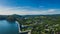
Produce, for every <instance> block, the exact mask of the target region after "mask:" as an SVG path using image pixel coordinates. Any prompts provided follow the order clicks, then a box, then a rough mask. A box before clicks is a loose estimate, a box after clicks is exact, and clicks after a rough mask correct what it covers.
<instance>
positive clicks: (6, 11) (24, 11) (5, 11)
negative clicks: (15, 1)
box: [0, 7, 60, 15]
mask: <svg viewBox="0 0 60 34" xmlns="http://www.w3.org/2000/svg"><path fill="white" fill-rule="evenodd" d="M28 8H31V7H27V8H25V7H0V14H1V15H11V14H19V15H40V14H43V15H46V14H58V13H60V12H59V11H58V10H57V9H48V10H38V9H35V10H29V9H28ZM57 11H58V12H57Z"/></svg>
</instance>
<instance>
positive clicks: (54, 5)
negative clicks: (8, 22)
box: [0, 0, 60, 15]
mask: <svg viewBox="0 0 60 34" xmlns="http://www.w3.org/2000/svg"><path fill="white" fill-rule="evenodd" d="M59 1H60V0H0V15H12V14H18V15H52V14H60V2H59Z"/></svg>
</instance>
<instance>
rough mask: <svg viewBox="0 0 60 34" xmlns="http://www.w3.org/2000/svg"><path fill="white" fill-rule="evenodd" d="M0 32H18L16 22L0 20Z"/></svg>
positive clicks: (17, 33) (2, 33) (6, 33)
mask: <svg viewBox="0 0 60 34" xmlns="http://www.w3.org/2000/svg"><path fill="white" fill-rule="evenodd" d="M0 34H19V32H18V24H16V22H13V23H10V22H8V21H6V20H0Z"/></svg>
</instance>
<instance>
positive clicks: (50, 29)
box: [6, 14, 60, 34]
mask: <svg viewBox="0 0 60 34" xmlns="http://www.w3.org/2000/svg"><path fill="white" fill-rule="evenodd" d="M6 19H7V20H8V21H17V22H19V24H20V25H24V27H22V26H20V27H21V30H22V31H25V30H31V34H57V33H59V32H60V15H30V16H29V15H26V16H20V15H16V14H15V15H9V16H7V18H6Z"/></svg>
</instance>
